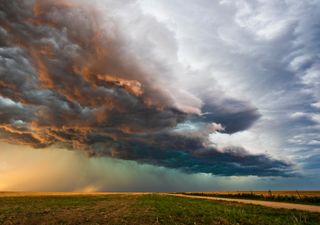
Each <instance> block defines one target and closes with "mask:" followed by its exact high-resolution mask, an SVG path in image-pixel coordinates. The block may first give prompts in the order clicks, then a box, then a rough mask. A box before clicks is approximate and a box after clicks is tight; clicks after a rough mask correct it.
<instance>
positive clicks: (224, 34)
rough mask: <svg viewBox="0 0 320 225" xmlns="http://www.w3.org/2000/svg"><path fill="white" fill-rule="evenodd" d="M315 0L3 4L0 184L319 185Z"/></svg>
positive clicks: (125, 187) (39, 187)
mask: <svg viewBox="0 0 320 225" xmlns="http://www.w3.org/2000/svg"><path fill="white" fill-rule="evenodd" d="M319 12H320V2H319V1H317V0H305V1H299V0H250V1H249V0H239V1H231V0H220V1H218V0H200V1H188V2H186V1H182V0H163V1H156V0H117V1H113V0H99V1H98V0H93V1H90V2H88V1H85V0H20V1H12V0H2V1H1V2H0V191H224V190H230V191H232V190H268V189H273V190H275V189H286V190H288V189H291V190H296V189H304V190H307V189H308V190H316V189H319V188H320V179H319V175H318V174H320V136H319V133H320V60H319V59H320V45H319V41H318V37H319V35H320V14H319Z"/></svg>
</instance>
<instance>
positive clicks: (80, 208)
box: [0, 193, 320, 225]
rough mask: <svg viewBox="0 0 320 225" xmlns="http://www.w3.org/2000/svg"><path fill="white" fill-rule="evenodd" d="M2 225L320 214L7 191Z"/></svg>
mask: <svg viewBox="0 0 320 225" xmlns="http://www.w3.org/2000/svg"><path fill="white" fill-rule="evenodd" d="M1 195H2V196H3V197H1V198H0V224H4V225H6V224H8V225H9V224H28V225H29V224H130V225H132V224H140V225H141V224H169V225H170V224H193V225H194V224H223V225H231V224H233V225H236V224H238V225H239V224H246V225H250V224H254V225H256V224H262V225H264V224H266V225H267V224H270V225H277V224H283V225H288V224H290V225H291V224H292V225H298V224H304V225H307V224H308V225H313V224H314V225H316V224H317V225H319V224H320V214H319V213H311V212H305V211H297V210H288V209H273V208H267V207H263V206H256V205H246V204H240V203H234V202H226V201H215V200H207V199H193V198H182V197H179V196H169V195H165V194H148V193H143V194H139V193H136V194H126V193H123V194H115V193H114V194H105V193H94V194H82V193H74V194H72V195H70V194H65V193H51V194H47V193H31V194H30V193H2V194H1Z"/></svg>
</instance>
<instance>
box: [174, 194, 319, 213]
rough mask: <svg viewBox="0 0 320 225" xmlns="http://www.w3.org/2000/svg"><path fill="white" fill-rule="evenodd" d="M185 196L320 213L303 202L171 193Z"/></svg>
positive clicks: (312, 206)
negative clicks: (294, 202)
mask: <svg viewBox="0 0 320 225" xmlns="http://www.w3.org/2000/svg"><path fill="white" fill-rule="evenodd" d="M170 195H174V196H178V197H183V198H199V199H209V200H219V201H220V200H221V201H228V202H239V203H244V204H253V205H262V206H266V207H272V208H282V209H296V210H303V211H309V212H317V213H320V206H316V205H303V204H293V203H285V202H268V201H259V200H249V199H233V198H217V197H208V196H194V195H183V194H170Z"/></svg>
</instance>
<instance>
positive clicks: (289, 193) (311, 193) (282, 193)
mask: <svg viewBox="0 0 320 225" xmlns="http://www.w3.org/2000/svg"><path fill="white" fill-rule="evenodd" d="M186 193H192V192H186ZM198 193H200V192H198ZM201 193H206V194H221V195H225V194H229V195H230V194H256V195H264V196H269V195H270V194H271V195H277V196H278V195H280V196H297V197H298V196H299V195H300V196H302V197H306V196H308V197H320V191H299V190H297V191H272V190H271V191H231V192H228V191H224V192H201Z"/></svg>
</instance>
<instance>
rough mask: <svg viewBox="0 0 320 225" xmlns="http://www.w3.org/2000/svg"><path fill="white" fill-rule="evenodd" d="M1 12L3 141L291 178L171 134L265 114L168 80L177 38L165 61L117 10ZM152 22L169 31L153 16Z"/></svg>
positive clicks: (259, 159)
mask: <svg viewBox="0 0 320 225" xmlns="http://www.w3.org/2000/svg"><path fill="white" fill-rule="evenodd" d="M135 7H136V6H135ZM109 10H110V9H109ZM0 12H1V14H0V16H1V21H0V27H2V28H1V30H0V35H1V36H0V37H1V38H0V41H1V43H2V44H3V45H4V46H2V47H1V48H0V78H1V81H0V96H2V97H1V99H0V110H1V113H0V115H1V117H0V121H1V124H0V139H2V140H5V141H8V142H10V143H17V144H25V145H31V146H33V147H38V148H43V147H48V146H50V145H54V144H55V145H60V146H66V147H68V148H70V149H83V150H86V151H87V152H88V153H89V154H90V155H93V156H109V157H114V158H119V159H125V160H134V161H137V162H140V163H148V164H153V165H157V166H163V167H168V168H175V169H180V170H182V171H185V172H191V173H213V174H220V175H228V176H229V175H259V176H289V175H290V174H291V172H290V170H291V165H290V164H289V163H286V162H282V161H279V160H276V159H272V158H270V157H268V156H266V155H250V154H249V153H248V152H246V151H245V150H244V149H242V148H231V147H230V148H229V149H228V148H226V149H224V151H223V152H220V151H219V150H218V149H215V148H214V147H211V146H209V145H208V143H207V140H206V138H205V137H203V135H193V136H192V135H191V136H188V135H183V134H175V133H174V129H175V128H176V127H177V126H178V125H179V124H181V123H185V122H190V123H204V124H208V125H210V124H211V123H219V124H221V126H223V127H225V132H227V133H234V132H238V131H243V130H246V129H248V128H249V127H250V126H251V125H252V124H253V123H254V122H255V121H256V120H257V119H258V118H259V116H260V115H259V113H258V111H257V109H256V108H255V107H253V106H251V104H250V103H249V102H245V101H240V100H237V99H231V98H227V97H224V96H223V94H221V93H220V94H221V95H222V96H219V98H218V97H216V96H214V95H212V96H210V94H212V93H211V92H208V93H205V94H199V95H196V94H195V95H193V94H192V91H191V92H189V90H184V91H183V90H181V88H180V87H179V86H178V80H177V79H176V78H175V77H174V76H175V75H172V76H170V73H174V72H178V71H175V69H172V68H171V67H172V65H170V64H169V63H168V64H166V63H165V62H163V57H164V56H165V55H167V54H168V53H169V52H170V53H172V55H174V53H175V54H177V53H176V51H177V48H176V46H175V42H174V38H169V37H168V38H167V40H168V42H170V44H169V47H168V46H167V49H166V50H165V53H164V56H163V57H161V56H159V54H158V53H157V48H159V47H157V46H155V45H156V44H154V43H153V40H154V38H156V37H154V36H152V35H150V36H149V37H148V39H147V40H146V46H147V47H145V48H142V49H140V51H139V50H138V48H137V47H132V45H133V44H132V43H130V41H129V40H130V38H133V37H126V33H125V32H124V31H125V30H121V29H119V28H121V26H124V24H122V25H121V26H120V25H119V28H118V27H117V26H116V25H117V21H114V20H113V19H114V18H112V16H106V20H107V22H106V21H100V17H101V15H100V13H101V12H99V10H97V9H96V8H94V7H88V5H86V4H84V3H82V2H81V1H51V0H46V1H27V0H25V1H19V4H17V2H16V1H10V0H4V1H1V3H0ZM106 14H107V15H108V11H107V12H106ZM144 23H145V22H144ZM149 23H154V24H148V26H151V25H154V27H155V28H156V27H158V29H157V31H158V32H159V33H160V34H163V35H170V34H171V33H170V31H168V30H166V29H165V28H163V26H162V25H161V24H160V23H159V22H157V21H156V20H150V21H149ZM141 26H144V25H143V24H142V25H141ZM140 35H141V34H140ZM171 35H172V34H171ZM128 36H129V34H128ZM138 39H142V38H140V36H139V38H138ZM133 43H137V42H133ZM140 44H141V43H140ZM142 52H150V53H149V54H147V53H144V54H143V53H142ZM162 53H163V52H162ZM156 56H157V57H156ZM148 57H149V58H150V60H147V59H148ZM153 57H155V59H152V58H153ZM171 59H172V63H173V65H174V66H175V64H177V67H180V66H179V63H178V60H177V58H176V57H174V56H171ZM162 63H163V64H162ZM181 68H183V67H182V66H181ZM180 72H181V71H180ZM191 72H192V71H188V73H191ZM188 85H189V84H188ZM189 99H190V102H191V103H190V104H188V101H187V100H189ZM6 102H7V103H8V102H11V103H12V104H13V105H9V106H8V104H5V103H6ZM190 109H192V110H190ZM197 110H198V111H199V113H197V112H196V111H197ZM201 112H202V113H201ZM199 132H201V130H200V131H199Z"/></svg>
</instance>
